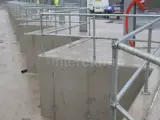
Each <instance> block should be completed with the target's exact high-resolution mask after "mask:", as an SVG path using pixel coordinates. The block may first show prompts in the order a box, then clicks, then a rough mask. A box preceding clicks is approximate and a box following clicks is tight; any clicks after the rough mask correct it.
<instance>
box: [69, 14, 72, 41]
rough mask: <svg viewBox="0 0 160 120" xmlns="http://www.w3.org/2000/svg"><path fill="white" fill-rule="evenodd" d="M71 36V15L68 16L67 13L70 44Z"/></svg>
mask: <svg viewBox="0 0 160 120" xmlns="http://www.w3.org/2000/svg"><path fill="white" fill-rule="evenodd" d="M71 34H72V30H71V14H70V12H69V35H70V41H69V42H70V43H71V42H72V41H71Z"/></svg>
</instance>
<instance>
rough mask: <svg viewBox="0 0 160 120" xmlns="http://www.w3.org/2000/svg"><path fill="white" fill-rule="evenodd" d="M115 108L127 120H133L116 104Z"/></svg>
mask: <svg viewBox="0 0 160 120" xmlns="http://www.w3.org/2000/svg"><path fill="white" fill-rule="evenodd" d="M115 108H116V109H117V110H118V111H119V112H120V113H121V114H122V115H123V116H124V117H125V118H127V119H128V120H135V119H134V118H133V117H132V116H131V115H130V114H129V113H128V112H127V111H126V110H125V109H124V108H123V107H122V106H121V105H120V104H117V105H116V106H115Z"/></svg>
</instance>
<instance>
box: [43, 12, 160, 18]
mask: <svg viewBox="0 0 160 120" xmlns="http://www.w3.org/2000/svg"><path fill="white" fill-rule="evenodd" d="M41 14H43V15H67V16H68V15H69V14H67V13H47V12H43V13H41ZM71 16H120V17H126V16H129V17H160V15H146V14H139V15H138V14H136V15H135V14H88V13H87V14H85V13H71Z"/></svg>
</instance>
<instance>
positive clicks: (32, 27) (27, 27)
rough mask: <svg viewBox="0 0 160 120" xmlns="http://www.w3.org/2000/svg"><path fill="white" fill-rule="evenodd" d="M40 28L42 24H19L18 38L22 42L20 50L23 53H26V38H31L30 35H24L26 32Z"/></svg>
mask: <svg viewBox="0 0 160 120" xmlns="http://www.w3.org/2000/svg"><path fill="white" fill-rule="evenodd" d="M39 29H40V25H26V24H20V25H18V26H17V30H16V31H17V32H16V36H17V40H18V41H19V42H20V51H21V53H25V48H26V47H24V46H25V45H26V40H28V39H29V36H28V35H24V34H25V33H28V32H32V31H36V30H39Z"/></svg>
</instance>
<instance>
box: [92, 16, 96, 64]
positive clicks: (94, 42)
mask: <svg viewBox="0 0 160 120" xmlns="http://www.w3.org/2000/svg"><path fill="white" fill-rule="evenodd" d="M95 26H96V21H95V16H93V36H92V37H93V60H94V61H95V60H96V39H95V35H96V27H95Z"/></svg>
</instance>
